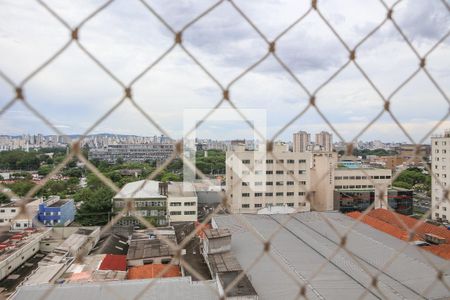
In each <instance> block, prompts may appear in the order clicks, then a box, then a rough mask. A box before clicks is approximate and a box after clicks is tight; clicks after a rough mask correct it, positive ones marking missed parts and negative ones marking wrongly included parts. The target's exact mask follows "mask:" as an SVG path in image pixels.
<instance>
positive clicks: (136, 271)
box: [128, 264, 181, 279]
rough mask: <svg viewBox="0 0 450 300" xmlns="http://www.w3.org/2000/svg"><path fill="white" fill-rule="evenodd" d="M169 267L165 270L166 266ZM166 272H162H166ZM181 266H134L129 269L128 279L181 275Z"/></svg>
mask: <svg viewBox="0 0 450 300" xmlns="http://www.w3.org/2000/svg"><path fill="white" fill-rule="evenodd" d="M167 267H168V268H169V269H168V270H166V271H165V268H167ZM164 271H165V273H164V274H161V273H162V272H164ZM180 276H181V272H180V268H179V267H178V266H176V265H163V264H150V265H144V266H138V267H132V268H131V269H129V270H128V279H146V278H157V277H180Z"/></svg>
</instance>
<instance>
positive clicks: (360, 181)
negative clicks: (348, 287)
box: [334, 168, 392, 208]
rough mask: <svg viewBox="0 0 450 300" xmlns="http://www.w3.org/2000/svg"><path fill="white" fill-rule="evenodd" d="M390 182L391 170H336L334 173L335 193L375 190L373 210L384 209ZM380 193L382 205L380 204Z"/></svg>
mask: <svg viewBox="0 0 450 300" xmlns="http://www.w3.org/2000/svg"><path fill="white" fill-rule="evenodd" d="M391 182H392V170H391V169H375V168H358V169H351V168H337V169H336V170H335V171H334V189H335V190H337V191H340V192H342V191H346V190H347V191H355V190H356V191H358V190H361V191H362V190H375V208H382V207H384V208H386V207H385V206H386V203H387V196H388V188H389V187H390V186H391ZM380 193H382V194H383V199H384V201H385V202H384V203H383V202H380V197H379V195H380Z"/></svg>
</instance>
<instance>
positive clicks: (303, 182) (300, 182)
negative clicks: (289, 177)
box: [298, 181, 306, 185]
mask: <svg viewBox="0 0 450 300" xmlns="http://www.w3.org/2000/svg"><path fill="white" fill-rule="evenodd" d="M298 184H300V185H306V181H299V182H298Z"/></svg>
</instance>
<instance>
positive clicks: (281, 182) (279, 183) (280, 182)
mask: <svg viewBox="0 0 450 300" xmlns="http://www.w3.org/2000/svg"><path fill="white" fill-rule="evenodd" d="M276 185H279V186H280V185H284V182H283V181H277V182H276Z"/></svg>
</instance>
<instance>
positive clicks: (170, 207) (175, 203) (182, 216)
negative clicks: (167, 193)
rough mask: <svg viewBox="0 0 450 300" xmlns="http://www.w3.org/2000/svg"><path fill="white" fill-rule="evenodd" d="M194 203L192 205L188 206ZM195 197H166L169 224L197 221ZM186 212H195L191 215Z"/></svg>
mask: <svg viewBox="0 0 450 300" xmlns="http://www.w3.org/2000/svg"><path fill="white" fill-rule="evenodd" d="M192 203H195V204H194V205H188V204H192ZM197 205H198V199H197V197H168V198H167V214H168V215H169V220H170V222H195V221H197ZM187 212H195V213H194V214H193V215H192V214H189V213H187ZM178 213H179V214H178Z"/></svg>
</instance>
